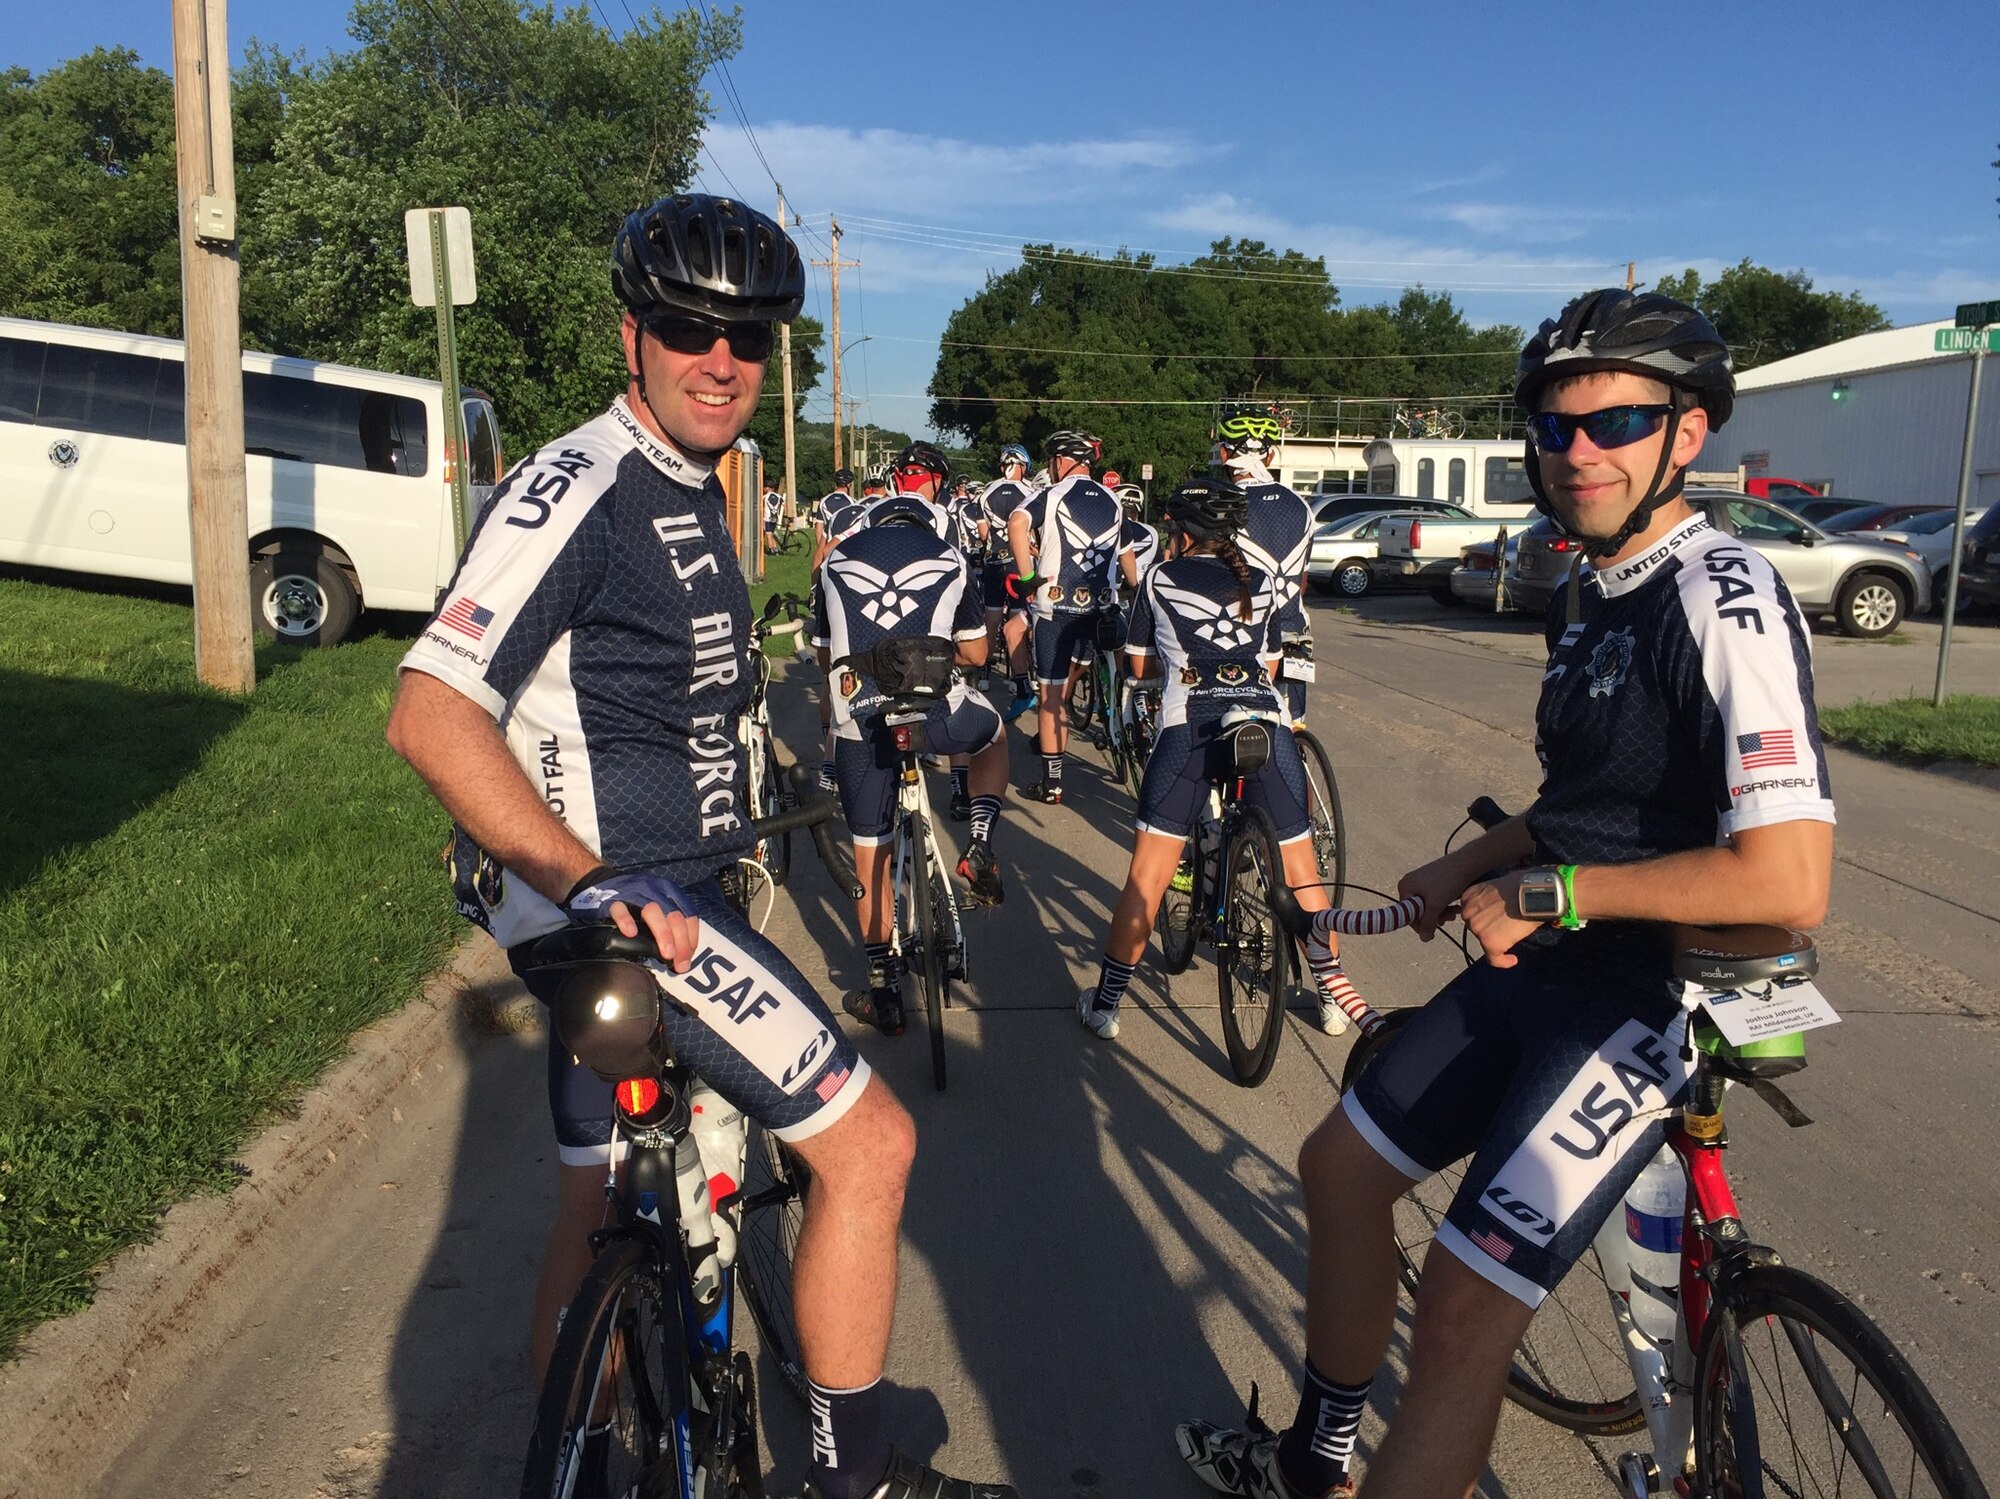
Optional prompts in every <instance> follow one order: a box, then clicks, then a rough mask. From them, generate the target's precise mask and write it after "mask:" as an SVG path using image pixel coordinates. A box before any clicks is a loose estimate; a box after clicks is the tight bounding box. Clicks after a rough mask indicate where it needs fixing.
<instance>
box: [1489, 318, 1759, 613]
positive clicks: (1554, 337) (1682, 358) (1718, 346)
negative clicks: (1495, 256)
mask: <svg viewBox="0 0 2000 1499" xmlns="http://www.w3.org/2000/svg"><path fill="white" fill-rule="evenodd" d="M1614 373H1622V374H1629V375H1641V376H1644V377H1645V378H1646V379H1649V380H1658V381H1661V382H1662V383H1664V384H1665V385H1667V386H1669V387H1670V388H1671V389H1672V390H1673V392H1674V411H1673V414H1672V415H1671V416H1670V417H1668V419H1667V424H1666V429H1665V431H1666V436H1665V439H1664V440H1663V441H1662V442H1661V444H1660V462H1659V466H1658V467H1657V468H1655V469H1654V471H1653V481H1652V483H1651V484H1649V485H1647V486H1646V495H1645V498H1644V499H1642V500H1640V501H1639V503H1638V504H1636V505H1634V506H1633V507H1632V513H1631V514H1630V515H1628V516H1626V517H1625V522H1624V524H1623V525H1621V526H1620V527H1619V528H1618V529H1617V531H1616V532H1614V533H1613V534H1612V535H1610V536H1606V537H1579V538H1578V540H1580V541H1582V542H1583V543H1584V546H1583V550H1582V552H1581V553H1579V555H1578V565H1579V566H1581V563H1582V559H1583V557H1585V556H1588V557H1591V558H1595V559H1602V558H1605V557H1610V556H1614V555H1616V554H1617V553H1618V552H1619V551H1620V550H1621V549H1622V548H1623V547H1624V546H1625V544H1626V543H1627V542H1629V541H1630V540H1631V539H1632V538H1633V537H1634V536H1637V535H1638V534H1639V533H1640V532H1641V531H1643V530H1645V529H1646V527H1647V525H1648V524H1649V523H1650V522H1651V521H1652V518H1653V512H1654V511H1655V510H1657V509H1658V508H1659V507H1660V506H1661V505H1664V504H1666V503H1667V502H1669V501H1670V500H1673V499H1676V498H1678V497H1679V495H1680V492H1681V489H1682V486H1683V484H1684V483H1685V477H1686V475H1685V470H1675V471H1674V472H1673V473H1672V474H1671V475H1670V474H1669V473H1668V468H1669V465H1670V460H1671V458H1672V455H1673V449H1674V435H1675V433H1676V432H1677V431H1678V430H1679V428H1680V420H1681V413H1682V412H1684V411H1687V410H1689V409H1691V408H1692V407H1695V406H1699V407H1701V409H1702V410H1703V411H1705V412H1707V413H1708V425H1709V429H1710V430H1711V431H1714V430H1716V429H1719V428H1720V427H1721V426H1722V424H1723V423H1724V422H1726V421H1728V420H1729V416H1730V413H1731V411H1733V410H1734V409H1735V405H1736V370H1735V366H1734V365H1732V364H1731V363H1730V359H1729V346H1728V345H1727V344H1725V343H1723V341H1722V335H1721V334H1720V333H1718V332H1716V331H1715V325H1714V324H1713V323H1711V322H1710V321H1709V320H1708V319H1707V318H1706V317H1705V316H1703V315H1702V313H1701V312H1700V311H1699V310H1698V309H1696V308H1694V307H1690V306H1689V305H1688V304H1687V303H1685V302H1682V301H1678V300H1676V299H1675V298H1673V297H1666V296H1661V295H1660V294H1659V293H1658V292H1645V293H1634V292H1629V291H1624V290H1622V289H1620V288H1618V287H1606V288H1605V289H1604V290H1602V291H1593V292H1586V293H1585V294H1584V295H1582V296H1580V297H1578V298H1577V299H1576V300H1575V301H1573V302H1571V303H1570V304H1569V305H1568V306H1567V307H1565V308H1563V310H1562V311H1561V312H1560V313H1559V314H1558V315H1556V316H1555V317H1553V318H1550V319H1549V320H1548V321H1546V322H1544V323H1543V324H1542V326H1541V327H1540V328H1538V329H1536V330H1535V336H1534V337H1533V338H1531V339H1529V340H1528V344H1527V347H1526V348H1524V349H1522V350H1521V358H1520V361H1519V363H1518V364H1517V365H1516V367H1515V372H1514V404H1515V405H1517V406H1519V407H1520V408H1521V409H1522V410H1523V411H1526V412H1528V413H1529V414H1530V415H1533V414H1534V412H1535V411H1536V410H1537V409H1539V404H1540V401H1541V395H1542V391H1543V390H1544V388H1546V387H1547V386H1548V385H1550V384H1551V383H1553V382H1554V381H1557V380H1566V379H1568V378H1569V377H1570V376H1572V375H1594V374H1614ZM1526 459H1527V462H1526V467H1527V473H1528V484H1529V486H1530V487H1531V488H1532V489H1533V490H1534V492H1535V508H1536V509H1538V510H1540V511H1541V512H1542V514H1544V515H1546V516H1548V517H1549V519H1550V520H1552V521H1554V522H1555V523H1556V524H1557V525H1558V526H1562V527H1563V529H1564V530H1567V529H1568V527H1567V526H1566V525H1564V522H1563V518H1562V517H1561V516H1560V515H1559V514H1557V512H1556V509H1555V507H1554V505H1553V504H1551V503H1550V501H1549V496H1548V492H1547V491H1546V490H1545V489H1544V488H1543V487H1542V463H1541V454H1540V452H1539V451H1537V449H1536V447H1535V440H1534V438H1533V437H1532V436H1530V437H1529V438H1528V440H1527V454H1526ZM1569 608H1570V618H1571V620H1572V621H1574V620H1575V619H1576V617H1577V608H1578V597H1577V590H1576V588H1575V587H1574V586H1572V587H1571V588H1570V590H1569Z"/></svg>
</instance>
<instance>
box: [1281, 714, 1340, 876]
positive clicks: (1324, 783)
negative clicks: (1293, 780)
mask: <svg viewBox="0 0 2000 1499" xmlns="http://www.w3.org/2000/svg"><path fill="white" fill-rule="evenodd" d="M1292 737H1293V738H1294V739H1296V740H1297V741H1298V746H1299V759H1300V760H1302V761H1304V762H1305V767H1306V815H1307V816H1308V817H1310V818H1311V819H1312V844H1313V863H1314V865H1315V866H1317V868H1318V869H1319V877H1320V881H1321V883H1323V884H1325V885H1326V886H1328V887H1329V888H1328V892H1327V894H1328V898H1329V900H1330V901H1331V902H1332V904H1334V905H1336V906H1342V905H1345V904H1346V903H1347V819H1346V818H1345V817H1343V816H1342V815H1341V811H1340V783H1339V782H1338V781H1336V780H1334V778H1333V761H1332V760H1331V759H1330V758H1329V757H1328V755H1327V753H1326V746H1325V745H1323V744H1321V743H1320V742H1319V738H1318V736H1317V735H1315V734H1314V733H1313V732H1312V731H1311V730H1310V729H1299V730H1297V731H1295V732H1294V734H1293V736H1292Z"/></svg>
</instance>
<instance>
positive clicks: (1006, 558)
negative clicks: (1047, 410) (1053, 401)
mask: <svg viewBox="0 0 2000 1499" xmlns="http://www.w3.org/2000/svg"><path fill="white" fill-rule="evenodd" d="M1033 461H1034V460H1033V459H1032V458H1030V456H1029V454H1028V450H1027V449H1026V448H1024V447H1022V446H1021V445H1020V444H1019V443H1018V442H1010V443H1008V444H1007V445H1006V446H1005V447H1004V448H1002V449H1001V450H1000V477H999V478H997V479H995V480H994V481H993V482H992V483H991V484H989V485H987V486H986V488H985V489H984V490H982V491H980V495H979V504H980V508H981V509H982V510H983V511H985V520H986V535H987V546H986V566H985V570H984V573H983V575H982V577H981V579H980V590H981V592H982V594H983V595H984V598H985V603H986V628H987V631H988V633H990V634H992V635H994V636H996V637H997V638H998V640H999V642H1000V644H1001V646H1002V647H1004V649H1005V652H1006V660H1005V662H1004V665H1005V667H1006V669H1007V671H1008V673H1009V674H1010V675H1011V676H1012V677H1013V680H1014V700H1013V701H1012V702H1011V703H1009V704H1008V706H1007V711H1006V714H1005V715H1004V716H1005V717H1006V720H1007V722H1009V723H1012V722H1013V721H1014V720H1015V719H1017V718H1019V717H1020V716H1021V715H1022V714H1023V713H1025V712H1027V711H1028V710H1029V709H1030V708H1032V707H1034V706H1035V685H1034V676H1033V671H1032V667H1033V662H1032V660H1031V659H1030V657H1029V654H1028V601H1027V600H1026V599H1024V598H1022V597H1021V596H1020V590H1019V588H1018V587H1017V586H1016V584H1017V582H1018V580H1019V577H1020V575H1019V574H1018V573H1017V572H1015V570H1014V558H1013V552H1012V550H1011V546H1010V543H1009V534H1010V533H1009V531H1008V528H1007V523H1008V521H1009V520H1010V519H1011V518H1012V516H1013V514H1014V512H1015V511H1016V510H1018V509H1019V508H1020V507H1021V506H1023V505H1025V504H1027V503H1028V500H1029V498H1030V497H1031V496H1032V495H1033V494H1034V486H1033V485H1031V484H1030V483H1029V482H1028V469H1029V468H1030V466H1032V464H1033Z"/></svg>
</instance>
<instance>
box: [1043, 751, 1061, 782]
mask: <svg viewBox="0 0 2000 1499" xmlns="http://www.w3.org/2000/svg"><path fill="white" fill-rule="evenodd" d="M1062 763H1063V757H1062V751H1061V750H1057V751H1056V752H1055V753H1054V754H1053V755H1044V756H1042V784H1043V785H1044V786H1047V787H1049V788H1050V789H1051V790H1053V789H1054V788H1056V787H1058V786H1060V785H1062Z"/></svg>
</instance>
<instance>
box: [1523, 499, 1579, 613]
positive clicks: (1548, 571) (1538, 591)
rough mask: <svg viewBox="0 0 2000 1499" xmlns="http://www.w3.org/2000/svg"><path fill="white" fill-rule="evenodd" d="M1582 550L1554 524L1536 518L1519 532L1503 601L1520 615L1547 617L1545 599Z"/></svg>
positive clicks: (1565, 576) (1547, 603) (1567, 574)
mask: <svg viewBox="0 0 2000 1499" xmlns="http://www.w3.org/2000/svg"><path fill="white" fill-rule="evenodd" d="M1582 550H1583V544H1582V543H1581V542H1578V541H1573V540H1571V539H1570V537H1568V536H1567V535H1565V534H1564V533H1563V531H1562V529H1561V528H1560V527H1559V526H1557V525H1556V523H1555V522H1554V521H1552V520H1549V519H1547V518H1545V517H1538V518H1537V519H1536V521H1535V523H1534V524H1533V525H1532V526H1530V527H1528V529H1527V530H1525V531H1523V532H1522V533H1521V544H1520V546H1519V547H1517V548H1516V549H1515V552H1514V568H1513V571H1512V573H1511V574H1509V576H1508V578H1507V602H1508V603H1510V604H1511V605H1513V606H1514V608H1516V609H1518V610H1520V611H1521V612H1522V613H1523V614H1534V615H1542V614H1547V613H1548V612H1549V600H1550V599H1551V598H1553V597H1555V591H1556V588H1557V586H1558V585H1560V584H1561V583H1562V581H1563V580H1564V579H1565V578H1567V577H1568V576H1569V570H1570V565H1571V563H1573V562H1574V561H1575V559H1576V554H1577V553H1578V552H1580V551H1582ZM1585 566H1586V567H1588V566H1589V564H1588V563H1586V564H1585Z"/></svg>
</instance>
